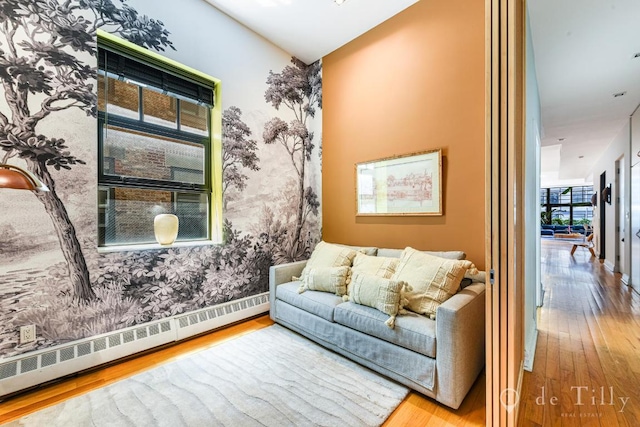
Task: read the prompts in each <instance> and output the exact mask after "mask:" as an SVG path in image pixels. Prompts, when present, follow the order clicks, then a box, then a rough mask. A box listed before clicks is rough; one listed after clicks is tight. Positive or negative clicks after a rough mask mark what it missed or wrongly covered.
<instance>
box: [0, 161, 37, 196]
mask: <svg viewBox="0 0 640 427" xmlns="http://www.w3.org/2000/svg"><path fill="white" fill-rule="evenodd" d="M0 188H15V189H16V190H29V191H49V187H47V186H46V185H44V183H43V182H42V181H40V180H39V179H38V178H36V177H35V176H34V175H33V174H32V173H31V172H29V171H26V170H24V169H21V168H19V167H17V166H13V165H5V164H0Z"/></svg>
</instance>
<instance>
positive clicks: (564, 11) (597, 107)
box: [528, 0, 640, 185]
mask: <svg viewBox="0 0 640 427" xmlns="http://www.w3.org/2000/svg"><path fill="white" fill-rule="evenodd" d="M528 9H529V15H530V22H531V31H532V35H533V48H534V52H535V53H534V55H535V64H536V74H537V78H538V87H539V94H540V104H541V114H542V126H543V136H542V146H543V148H542V160H541V161H542V180H543V184H544V181H545V180H546V181H547V183H549V182H552V181H556V183H555V184H556V185H557V184H561V185H562V184H564V185H575V184H579V183H580V181H583V182H584V180H585V179H588V180H589V181H588V182H589V183H590V182H592V178H591V176H590V174H591V172H592V168H593V166H594V165H595V163H596V162H597V161H598V159H599V158H600V157H601V156H602V154H603V153H604V151H605V150H606V148H607V147H608V145H609V144H610V143H611V142H612V141H613V139H614V138H615V137H616V135H618V134H619V132H620V131H621V130H622V127H623V126H624V124H625V123H626V121H627V120H628V119H629V116H630V115H631V113H633V111H634V110H635V108H636V107H637V106H638V104H640V58H634V54H636V53H640V25H639V24H638V23H639V22H640V1H638V0H562V1H558V0H529V1H528ZM621 92H626V94H625V95H624V96H620V97H614V94H615V93H621ZM580 156H583V157H582V158H581V157H580Z"/></svg>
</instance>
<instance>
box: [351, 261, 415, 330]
mask: <svg viewBox="0 0 640 427" xmlns="http://www.w3.org/2000/svg"><path fill="white" fill-rule="evenodd" d="M406 287H407V283H406V282H403V281H401V280H390V279H385V278H384V277H379V276H373V275H370V274H362V273H357V272H353V273H352V276H351V284H350V285H349V293H348V295H345V296H344V297H342V299H343V300H344V301H351V302H354V303H356V304H360V305H366V306H368V307H372V308H375V309H377V310H380V311H381V312H383V313H385V314H388V315H389V316H390V317H389V319H387V321H386V322H385V324H386V325H387V326H388V327H390V328H391V329H393V328H394V327H395V323H396V316H397V315H398V314H404V313H406V311H405V310H404V309H403V306H404V303H406V301H405V300H403V299H402V297H401V292H402V290H403V289H405V288H406ZM406 290H408V288H407V289H406Z"/></svg>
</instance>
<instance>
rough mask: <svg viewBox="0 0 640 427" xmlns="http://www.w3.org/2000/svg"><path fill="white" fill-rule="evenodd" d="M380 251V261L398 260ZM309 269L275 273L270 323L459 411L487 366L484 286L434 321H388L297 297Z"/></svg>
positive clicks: (286, 267) (333, 299)
mask: <svg viewBox="0 0 640 427" xmlns="http://www.w3.org/2000/svg"><path fill="white" fill-rule="evenodd" d="M400 254H401V250H396V249H380V250H379V251H378V256H395V257H399V256H400ZM305 264H306V261H299V262H294V263H289V264H281V265H276V266H272V267H271V269H270V271H269V292H270V302H271V308H270V315H271V318H272V319H273V320H274V321H275V322H277V323H279V324H281V325H283V326H285V327H287V328H289V329H292V330H294V331H296V332H298V333H300V334H302V335H304V336H306V337H307V338H309V339H311V340H313V341H315V342H317V343H319V344H320V345H322V346H324V347H326V348H329V349H331V350H333V351H335V352H337V353H340V354H342V355H344V356H346V357H348V358H349V359H352V360H354V361H356V362H358V363H360V364H362V365H364V366H367V367H368V368H370V369H372V370H374V371H376V372H379V373H381V374H383V375H385V376H387V377H389V378H392V379H394V380H396V381H398V382H400V383H402V384H404V385H406V386H408V387H409V388H411V389H413V390H416V391H418V392H420V393H422V394H424V395H425V396H428V397H431V398H433V399H435V400H437V401H438V402H440V403H443V404H444V405H447V406H449V407H451V408H453V409H457V408H458V407H459V406H460V404H461V403H462V401H463V400H464V398H465V396H466V395H467V393H468V392H469V389H470V388H471V386H472V385H473V383H474V382H475V380H476V378H477V377H478V374H479V373H480V372H481V371H482V369H483V367H484V364H485V347H484V343H485V339H484V337H485V326H484V325H485V284H484V283H481V282H473V283H471V284H470V285H469V286H466V287H465V288H464V289H462V290H460V291H459V292H458V293H457V294H456V295H454V296H453V297H451V298H450V299H448V300H447V301H445V302H444V303H443V304H442V305H441V306H440V307H438V309H437V312H436V319H435V320H431V319H429V318H428V317H426V316H423V315H419V314H415V313H412V312H409V313H408V314H403V315H399V316H398V317H397V318H396V323H395V328H394V329H391V328H389V327H387V326H386V325H385V321H386V320H387V319H388V317H389V316H388V315H386V314H384V313H382V312H380V311H378V310H376V309H374V308H370V307H366V306H362V305H358V304H355V303H352V302H343V300H342V298H341V297H339V296H336V295H334V294H331V293H327V292H317V291H306V292H304V293H302V294H300V293H298V288H299V287H300V282H299V281H292V277H294V276H295V277H299V276H300V274H301V272H302V270H303V268H304V266H305Z"/></svg>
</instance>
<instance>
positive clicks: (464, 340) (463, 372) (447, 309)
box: [436, 282, 486, 409]
mask: <svg viewBox="0 0 640 427" xmlns="http://www.w3.org/2000/svg"><path fill="white" fill-rule="evenodd" d="M485 288H486V287H485V284H484V283H479V282H474V283H472V284H471V285H469V286H467V287H466V288H464V289H463V290H461V291H460V292H458V293H457V294H456V295H454V296H453V297H451V298H449V299H448V300H447V301H445V302H444V303H443V304H442V305H440V307H438V309H437V311H436V343H437V350H436V366H437V371H436V372H437V384H438V385H437V392H436V393H437V396H438V397H437V399H438V400H439V401H441V402H443V403H445V404H446V405H448V406H451V407H452V408H454V409H457V408H458V407H459V406H460V404H461V403H462V401H463V400H464V397H465V396H466V394H467V392H468V391H469V389H470V388H471V386H472V385H473V383H474V382H475V380H476V378H477V377H478V374H479V373H480V371H481V370H482V368H483V367H484V364H485Z"/></svg>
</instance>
